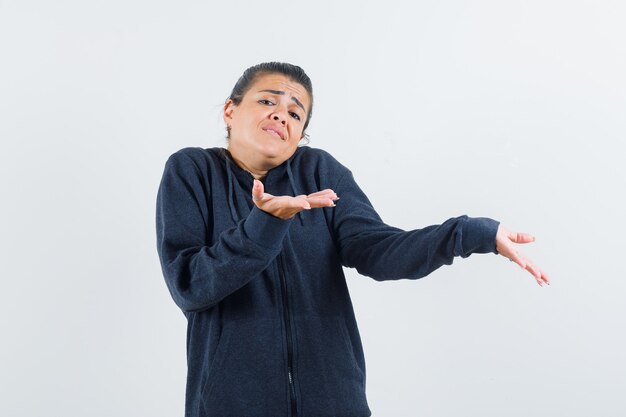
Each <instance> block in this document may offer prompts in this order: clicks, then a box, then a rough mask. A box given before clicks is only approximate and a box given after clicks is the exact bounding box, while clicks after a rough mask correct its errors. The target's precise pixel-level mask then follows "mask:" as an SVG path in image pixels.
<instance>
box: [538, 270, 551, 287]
mask: <svg viewBox="0 0 626 417" xmlns="http://www.w3.org/2000/svg"><path fill="white" fill-rule="evenodd" d="M539 272H541V280H542V281H543V282H544V283H545V284H548V285H550V278H549V277H548V274H546V273H545V272H544V271H543V269H540V270H539Z"/></svg>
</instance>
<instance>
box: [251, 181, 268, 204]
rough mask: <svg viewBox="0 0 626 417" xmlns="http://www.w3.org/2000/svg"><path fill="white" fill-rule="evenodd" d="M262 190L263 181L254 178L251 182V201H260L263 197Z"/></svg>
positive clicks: (263, 189)
mask: <svg viewBox="0 0 626 417" xmlns="http://www.w3.org/2000/svg"><path fill="white" fill-rule="evenodd" d="M264 191H265V188H264V187H263V183H262V182H261V181H259V180H257V179H255V180H254V183H253V184H252V201H254V202H257V201H261V200H262V199H263V193H264Z"/></svg>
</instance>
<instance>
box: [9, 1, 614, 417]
mask: <svg viewBox="0 0 626 417" xmlns="http://www.w3.org/2000/svg"><path fill="white" fill-rule="evenodd" d="M625 21H626V6H625V5H624V2H622V1H619V0H615V1H604V0H600V1H598V0H594V1H576V0H574V1H565V0H563V1H555V0H541V1H534V0H531V1H528V0H525V1H506V2H503V1H495V0H492V1H486V0H479V1H450V0H448V1H436V2H435V1H419V2H408V1H407V2H401V1H376V2H370V1H358V2H357V1H350V2H340V1H332V2H320V1H317V2H312V1H309V2H300V1H292V2H260V1H248V2H241V1H228V2H221V3H218V2H210V1H204V2H200V1H194V2H191V1H190V2H180V1H178V2H174V1H147V0H135V1H129V0H124V1H106V2H105V1H69V0H68V1H55V2H48V1H24V0H19V1H18V0H13V1H11V0H0V60H1V63H0V138H1V144H2V146H1V154H0V155H1V156H0V186H1V189H0V191H1V198H2V204H1V205H0V227H1V228H0V243H1V247H0V256H1V259H0V260H1V263H0V267H1V269H0V271H1V274H2V275H1V278H2V291H0V325H1V333H0V334H1V337H2V342H1V343H0V361H1V362H0V415H2V416H10V417H22V416H44V415H45V416H91V417H100V416H102V417H105V416H106V417H110V416H151V417H154V416H163V417H166V416H168V417H169V416H182V415H183V407H184V390H185V375H186V359H185V342H186V341H185V332H186V320H185V317H184V316H183V314H182V312H181V311H180V310H179V309H178V307H177V306H176V305H175V304H174V302H173V301H172V299H171V297H170V295H169V293H168V291H167V288H166V286H165V282H164V279H163V276H162V273H161V269H160V265H159V260H158V257H157V252H156V236H155V206H156V192H157V188H158V185H159V181H160V179H161V175H162V173H163V167H164V164H165V161H166V159H167V158H168V156H169V155H171V154H172V153H173V152H175V151H177V150H178V149H180V148H183V147H187V146H199V147H204V148H208V147H213V146H225V144H226V141H225V130H224V125H223V121H222V118H221V109H222V105H223V103H224V100H225V99H226V97H227V96H228V94H229V93H230V90H231V88H232V87H233V85H234V83H235V82H236V80H237V78H238V77H239V76H240V75H241V73H242V72H243V70H244V69H245V68H247V67H248V66H251V65H254V64H257V63H259V62H263V61H271V60H278V61H286V62H291V63H294V64H297V65H300V66H302V67H303V68H304V69H305V70H306V71H307V72H308V74H309V75H310V77H311V79H312V81H313V88H314V93H315V107H314V114H313V118H312V121H311V124H310V129H309V133H310V137H311V141H310V146H313V147H318V148H322V149H325V150H327V151H329V152H330V153H331V154H332V155H334V156H335V157H336V158H337V159H338V160H339V161H340V162H342V163H343V164H344V165H346V166H348V167H349V168H350V169H351V170H352V171H353V173H354V175H355V178H356V180H357V182H358V183H359V184H360V185H361V187H362V188H363V189H364V191H365V192H366V194H367V195H368V196H369V197H370V199H371V201H372V203H373V204H374V207H375V208H376V209H377V210H378V212H379V214H380V215H381V217H382V218H383V220H385V221H386V222H387V223H389V224H391V225H394V226H398V227H402V228H404V229H414V228H421V227H424V226H427V225H430V224H438V223H441V222H443V221H445V220H446V219H447V218H449V217H453V216H458V215H461V214H467V215H469V216H487V217H492V218H495V219H498V220H500V221H501V222H502V223H503V224H504V225H506V226H508V227H509V228H511V229H513V230H519V231H527V232H530V233H533V234H534V235H536V237H537V240H536V242H535V243H534V244H532V245H529V246H526V247H524V248H523V250H524V252H525V253H526V254H527V255H529V256H530V257H531V258H532V259H533V260H535V261H536V262H537V264H538V265H540V266H541V267H542V268H543V269H545V271H547V272H548V273H549V275H550V276H551V278H552V285H551V286H548V287H544V288H542V287H539V286H538V285H537V284H536V282H535V280H534V279H533V278H532V277H531V276H530V275H529V274H528V273H526V272H524V271H522V270H521V269H520V268H518V267H517V266H516V265H514V264H512V263H510V262H508V261H507V260H506V259H505V258H503V257H501V256H495V255H493V254H488V255H472V256H471V257H469V258H467V259H461V258H457V259H456V260H455V262H454V264H453V265H451V266H444V267H442V268H441V269H439V270H437V271H435V272H434V273H433V274H431V275H430V276H428V277H426V278H423V279H420V280H416V281H412V280H401V281H387V282H376V281H374V280H372V279H370V278H367V277H363V276H360V275H358V274H357V273H356V272H355V271H353V270H347V271H346V274H347V280H348V285H349V287H350V291H351V296H352V300H353V303H354V307H355V311H356V315H357V320H358V323H359V329H360V332H361V336H362V339H363V343H364V350H365V358H366V362H367V394H368V399H369V404H370V408H371V409H372V411H373V415H374V416H383V417H387V416H392V417H393V416H399V417H404V416H429V417H448V416H481V417H487V416H493V417H501V416H510V417H517V416H520V417H521V416H535V417H539V416H541V417H554V416H567V417H573V416H577V417H578V416H580V417H583V416H585V417H586V416H594V417H596V416H612V417H617V416H624V415H626V402H625V400H624V395H623V394H624V392H625V389H626V365H625V356H624V352H625V351H626V342H625V339H626V336H625V334H626V332H625V331H624V328H625V323H624V321H625V320H624V318H625V317H626V306H625V303H624V301H623V300H624V296H625V295H626V294H625V292H626V291H625V290H626V274H625V272H626V271H625V268H624V257H625V256H626V255H625V245H624V243H623V240H624V236H625V235H626V228H625V226H624V211H625V204H624V190H625V189H626V172H625V171H626V170H625V168H624V162H623V160H624V156H625V152H624V147H623V144H622V142H623V141H624V139H625V138H626V122H625V120H626V117H625V116H626V76H625V74H626V57H625V52H624V51H625V49H624V41H625V39H626V29H625V25H624V22H625ZM407 256H411V254H407Z"/></svg>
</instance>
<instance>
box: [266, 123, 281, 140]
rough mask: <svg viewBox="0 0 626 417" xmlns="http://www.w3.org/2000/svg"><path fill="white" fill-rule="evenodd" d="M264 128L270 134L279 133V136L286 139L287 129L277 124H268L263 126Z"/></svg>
mask: <svg viewBox="0 0 626 417" xmlns="http://www.w3.org/2000/svg"><path fill="white" fill-rule="evenodd" d="M263 130H265V131H266V132H267V133H270V134H272V132H275V133H277V134H278V136H280V138H281V139H282V140H285V131H284V130H283V129H281V128H280V127H278V126H276V125H270V126H266V127H264V128H263Z"/></svg>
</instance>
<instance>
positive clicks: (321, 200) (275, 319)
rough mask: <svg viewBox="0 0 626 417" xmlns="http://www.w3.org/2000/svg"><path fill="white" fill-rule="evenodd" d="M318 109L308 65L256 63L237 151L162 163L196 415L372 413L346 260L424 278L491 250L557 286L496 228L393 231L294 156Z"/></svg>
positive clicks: (177, 156)
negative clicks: (456, 261)
mask: <svg viewBox="0 0 626 417" xmlns="http://www.w3.org/2000/svg"><path fill="white" fill-rule="evenodd" d="M312 107H313V94H312V87H311V82H310V80H309V78H308V76H307V75H306V74H305V73H304V71H303V70H302V69H301V68H300V67H297V66H293V65H290V64H283V63H265V64H260V65H257V66H254V67H251V68H249V69H247V70H246V71H245V72H244V74H243V75H242V77H241V78H240V79H239V80H238V82H237V84H236V85H235V87H234V89H233V91H232V93H231V95H230V97H229V98H228V100H227V101H226V103H225V106H224V111H223V113H224V121H225V123H226V126H227V132H228V149H227V150H226V149H221V148H212V149H202V148H184V149H181V150H180V151H178V152H176V153H174V154H173V155H172V156H171V157H170V158H169V159H168V161H167V163H166V165H165V170H164V174H163V178H162V181H161V184H160V187H159V192H158V196H157V218H156V220H157V223H156V225H157V244H158V253H159V256H160V260H161V266H162V269H163V274H164V277H165V281H166V283H167V286H168V289H169V291H170V293H171V295H172V297H173V299H174V301H175V302H176V303H177V305H178V306H179V307H180V308H181V309H182V310H183V312H184V314H185V316H186V317H187V320H188V328H187V360H188V376H187V392H186V404H185V406H186V416H194V417H196V416H237V417H246V416H268V417H282V416H291V417H295V416H300V417H306V416H311V417H324V416H328V417H331V416H332V417H337V416H356V417H360V416H363V417H365V416H369V415H371V412H370V410H369V407H368V404H367V400H366V397H365V360H364V356H363V349H362V346H361V340H360V337H359V331H358V328H357V323H356V321H355V316H354V312H353V309H352V304H351V301H350V296H349V294H348V288H347V286H346V281H345V277H344V275H343V270H342V266H347V267H353V268H356V269H357V270H358V271H359V273H361V274H363V275H367V276H369V277H372V278H374V279H376V280H391V279H401V278H409V279H417V278H420V277H424V276H426V275H428V274H429V273H430V272H432V271H433V270H435V269H437V268H439V267H440V266H442V265H444V264H451V263H452V260H453V258H454V257H455V256H461V257H467V256H469V255H470V254H472V253H490V252H491V253H499V254H501V255H503V256H506V257H508V258H509V259H511V260H512V261H514V262H516V263H517V264H518V265H520V266H521V267H522V268H525V269H526V270H528V271H529V272H530V273H531V274H532V275H533V276H534V278H535V279H536V280H537V282H538V283H539V284H540V285H542V284H544V283H549V280H548V277H547V275H546V274H545V273H544V272H543V271H541V270H540V269H539V268H538V267H536V266H535V265H533V264H532V263H531V262H530V261H529V260H528V259H527V258H526V257H524V256H523V255H522V254H520V253H518V252H517V251H516V248H515V245H514V243H527V242H531V241H533V240H534V239H533V238H532V237H531V236H529V235H527V234H523V233H512V232H510V231H508V230H507V229H506V228H504V227H503V226H501V225H499V223H498V222H497V221H495V220H492V219H488V218H469V217H467V216H461V217H457V218H452V219H449V220H447V221H446V222H444V223H443V224H441V225H437V226H429V227H426V228H423V229H420V230H412V231H403V230H400V229H397V228H394V227H391V226H388V225H386V224H385V223H383V222H382V221H381V219H380V217H379V216H378V214H377V213H376V211H375V210H374V209H373V207H372V205H371V204H370V202H369V200H368V199H367V197H366V196H365V194H364V193H363V192H362V191H361V189H360V188H359V187H358V185H357V184H356V183H355V181H354V179H353V177H352V173H351V172H350V171H349V170H348V169H347V168H345V167H344V166H343V165H341V164H340V163H339V162H337V161H336V160H335V159H334V158H333V157H332V156H331V155H329V154H328V153H326V152H324V151H322V150H319V149H313V148H309V147H307V146H298V144H299V143H300V140H301V139H303V138H304V137H305V130H306V127H307V125H308V123H309V120H310V118H311V110H312Z"/></svg>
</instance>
